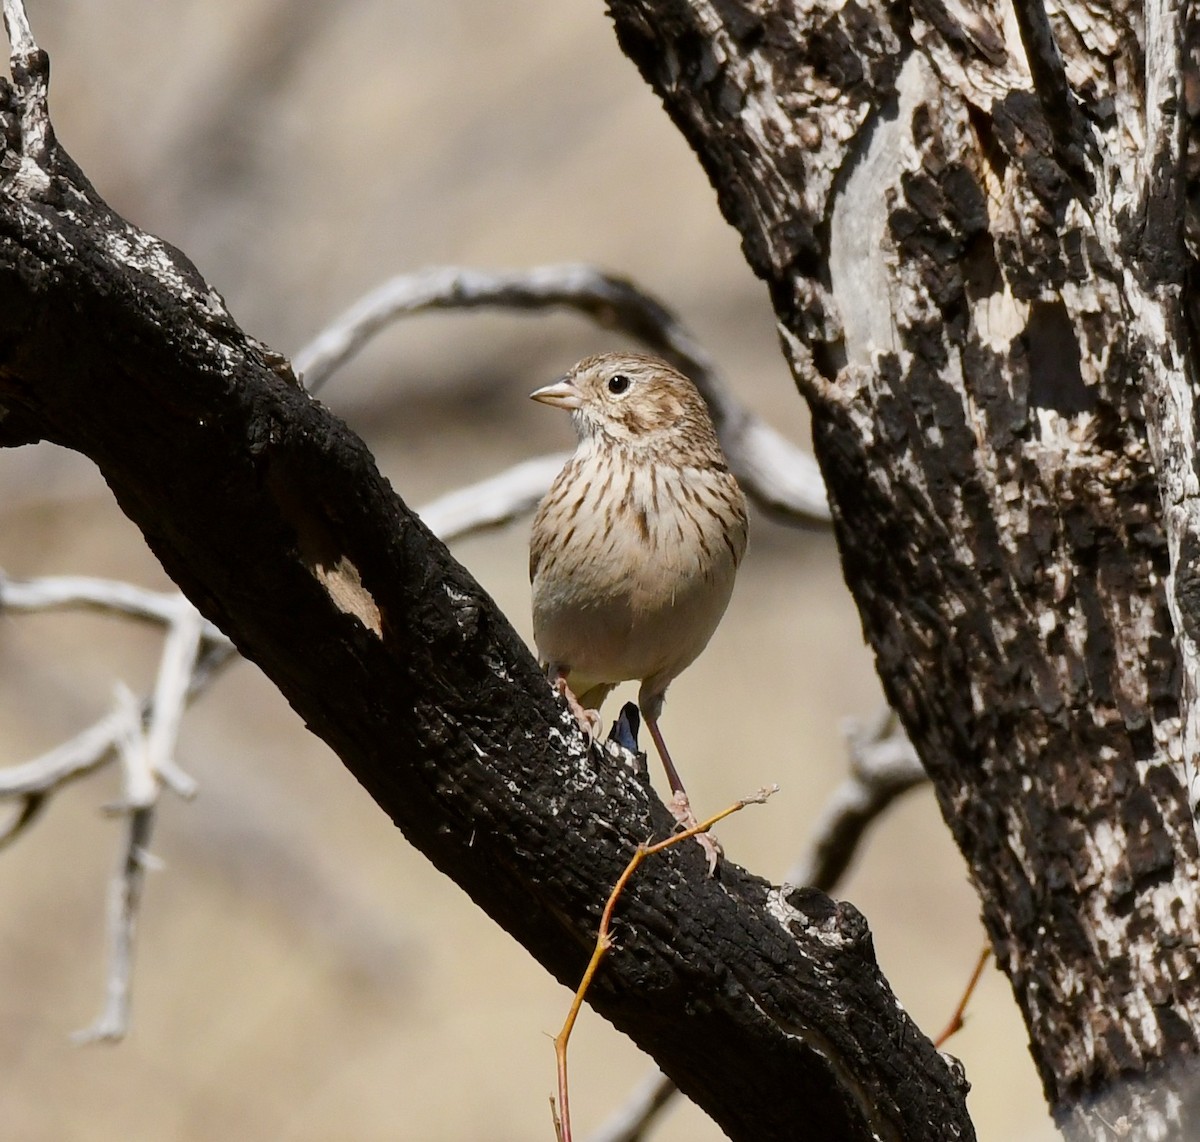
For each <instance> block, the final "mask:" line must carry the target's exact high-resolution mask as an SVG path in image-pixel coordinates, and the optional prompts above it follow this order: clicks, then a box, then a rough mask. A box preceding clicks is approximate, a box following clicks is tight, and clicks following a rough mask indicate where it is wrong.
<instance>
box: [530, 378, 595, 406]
mask: <svg viewBox="0 0 1200 1142" xmlns="http://www.w3.org/2000/svg"><path fill="white" fill-rule="evenodd" d="M529 396H530V399H531V400H537V401H541V402H542V404H552V405H554V407H555V408H580V407H581V406H582V405H583V398H582V397H581V396H580V395H579V390H578V389H577V388H576V387H575V386H574V385H573V384H571V382H570V381H568V380H562V381H555V382H554V384H552V385H546V386H545V387H544V388H540V389H538V390H537V391H536V392H532V393H530V394H529Z"/></svg>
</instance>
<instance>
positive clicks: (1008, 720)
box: [609, 0, 1200, 1138]
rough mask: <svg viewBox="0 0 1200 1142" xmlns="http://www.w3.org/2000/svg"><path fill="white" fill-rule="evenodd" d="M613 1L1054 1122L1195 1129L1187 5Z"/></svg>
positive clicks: (1191, 35)
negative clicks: (1006, 983)
mask: <svg viewBox="0 0 1200 1142" xmlns="http://www.w3.org/2000/svg"><path fill="white" fill-rule="evenodd" d="M609 7H610V11H611V14H612V17H613V19H614V22H615V25H616V29H617V34H618V37H619V40H620V43H621V45H622V47H623V49H624V50H625V51H626V53H627V54H628V55H630V56H631V58H632V59H633V60H634V61H635V62H636V63H637V65H638V66H639V68H640V69H641V71H642V72H643V74H644V76H645V77H646V79H647V80H648V81H649V82H650V84H651V85H652V86H653V87H654V89H655V90H656V91H657V92H658V93H659V94H660V96H661V97H662V99H663V101H664V104H665V106H666V109H667V111H668V112H669V114H670V115H671V117H672V118H673V119H674V121H675V123H676V124H677V125H678V126H679V128H680V129H681V130H682V131H683V133H684V134H685V135H686V136H687V138H688V139H689V141H690V142H691V144H692V146H693V147H694V148H695V150H696V153H697V155H698V156H699V158H700V161H701V162H702V163H703V165H704V167H705V169H706V171H707V172H708V174H709V177H710V178H711V180H712V182H713V185H714V186H715V188H716V190H717V194H718V196H719V199H720V203H721V206H722V209H723V211H724V212H725V215H726V217H727V218H728V219H729V221H730V222H731V223H732V224H733V225H734V226H735V227H737V229H738V230H739V231H740V233H741V235H742V238H743V246H744V250H745V253H746V256H747V259H748V260H749V262H750V264H751V266H752V267H753V268H754V270H755V271H756V272H757V273H758V274H759V275H760V276H761V277H762V278H763V279H764V280H765V281H766V282H767V284H768V285H769V287H770V290H771V296H772V298H773V301H774V305H775V308H776V312H777V314H778V317H779V324H780V331H781V335H782V339H783V343H784V346H785V349H786V351H787V353H788V355H789V357H790V359H791V362H792V365H793V369H794V372H795V375H796V378H797V381H798V383H799V386H800V389H801V391H802V392H803V393H804V395H805V396H806V398H807V399H808V402H809V404H810V406H811V408H812V413H813V423H814V438H815V441H816V447H817V451H818V457H819V459H820V461H821V464H822V469H823V472H824V475H825V478H826V482H827V485H828V490H829V495H830V501H831V506H832V509H833V513H834V518H835V524H836V527H837V533H838V539H839V543H840V547H841V552H842V558H843V563H844V567H845V572H846V577H847V581H848V583H849V585H850V587H851V590H852V591H853V593H854V596H855V598H856V600H857V602H858V606H859V609H860V613H861V615H862V620H863V626H864V630H865V632H866V635H867V638H868V639H869V641H870V643H871V645H872V647H873V648H874V650H875V653H876V657H877V663H878V668H879V673H880V676H881V678H882V679H883V682H884V685H885V687H886V690H887V693H888V695H889V697H890V699H891V701H892V702H893V704H894V706H895V708H896V709H897V711H898V712H899V713H900V715H901V717H902V718H903V720H904V723H905V726H906V728H907V730H908V732H909V734H910V736H911V738H912V740H913V742H914V744H915V745H916V746H917V748H918V750H919V752H920V753H921V756H922V758H923V759H924V761H925V763H926V766H927V768H928V770H929V772H930V774H931V776H932V778H933V780H934V783H935V785H936V788H937V791H938V796H939V799H940V802H941V806H942V810H943V813H944V816H945V818H946V821H947V823H948V824H949V826H950V828H951V830H952V831H953V833H954V835H955V837H956V839H957V841H958V844H959V846H960V848H961V849H962V851H963V853H964V855H965V857H966V859H967V862H968V865H969V867H970V869H971V872H972V876H973V877H974V880H975V884H976V886H977V888H978V890H979V893H980V898H981V900H982V904H983V915H984V919H985V922H986V924H987V928H988V931H989V932H990V934H991V937H992V941H993V945H994V947H995V951H996V954H997V958H998V960H999V962H1000V965H1001V966H1002V968H1003V969H1004V970H1005V971H1006V972H1007V974H1008V976H1009V978H1010V980H1011V981H1012V986H1013V991H1014V994H1015V995H1016V998H1017V1001H1018V1003H1019V1005H1020V1007H1021V1010H1022V1012H1023V1013H1024V1016H1025V1020H1026V1023H1027V1026H1028V1029H1029V1034H1030V1041H1031V1046H1032V1050H1033V1054H1034V1058H1035V1060H1036V1062H1037V1065H1038V1068H1039V1070H1040V1073H1041V1076H1042V1080H1043V1084H1044V1087H1045V1091H1046V1095H1047V1098H1048V1100H1049V1102H1050V1104H1051V1106H1052V1108H1053V1109H1054V1111H1055V1113H1056V1115H1057V1117H1058V1119H1059V1121H1060V1122H1061V1123H1062V1124H1063V1125H1064V1127H1066V1128H1068V1130H1069V1132H1071V1133H1074V1134H1077V1135H1078V1136H1079V1137H1085V1138H1091V1137H1097V1138H1099V1137H1108V1136H1111V1135H1110V1134H1109V1133H1108V1132H1109V1130H1110V1126H1111V1125H1112V1124H1114V1123H1115V1124H1117V1125H1118V1126H1119V1125H1120V1124H1121V1122H1122V1120H1124V1122H1125V1123H1126V1124H1127V1125H1128V1126H1130V1128H1132V1129H1133V1131H1134V1133H1133V1135H1132V1136H1134V1137H1138V1138H1167V1137H1177V1138H1182V1137H1190V1136H1191V1135H1190V1134H1189V1133H1188V1127H1187V1126H1186V1125H1185V1124H1186V1123H1187V1122H1188V1118H1189V1115H1188V1102H1189V1100H1188V1099H1187V1098H1185V1097H1181V1096H1183V1095H1184V1092H1185V1090H1186V1088H1187V1087H1188V1085H1189V1083H1188V1081H1187V1074H1188V1069H1189V1063H1190V1061H1191V1060H1192V1059H1193V1058H1194V1056H1195V1054H1196V1051H1197V1046H1198V1044H1200V972H1197V948H1196V944H1197V932H1198V931H1200V907H1198V905H1200V900H1198V895H1197V891H1196V877H1197V872H1198V866H1197V846H1196V837H1195V832H1194V827H1193V820H1192V816H1191V813H1190V812H1189V801H1190V802H1191V803H1194V802H1195V800H1196V792H1197V790H1196V789H1195V787H1194V786H1193V788H1192V791H1191V796H1190V798H1189V792H1188V783H1189V782H1190V781H1193V780H1194V769H1193V767H1192V765H1191V763H1192V760H1193V759H1194V758H1195V757H1196V754H1197V746H1198V745H1200V658H1198V655H1197V639H1198V637H1200V635H1198V633H1197V632H1198V631H1200V602H1198V600H1200V594H1198V592H1197V574H1198V566H1197V564H1198V558H1200V479H1198V473H1197V468H1196V426H1195V419H1196V409H1195V397H1196V384H1195V365H1196V350H1195V344H1194V330H1195V328H1196V326H1195V320H1194V317H1192V313H1193V309H1194V300H1193V298H1194V296H1195V295H1194V278H1195V273H1196V267H1195V262H1194V260H1193V258H1192V254H1191V251H1190V250H1189V248H1188V246H1187V244H1186V240H1185V239H1186V238H1187V236H1189V235H1191V234H1192V233H1194V231H1195V227H1194V225H1193V223H1192V220H1191V217H1190V216H1188V217H1187V218H1186V222H1187V225H1186V226H1185V213H1186V211H1185V207H1186V205H1187V202H1188V196H1189V192H1190V191H1191V189H1192V187H1191V184H1190V183H1189V181H1188V179H1189V177H1190V167H1189V166H1188V165H1187V164H1188V163H1191V164H1193V165H1194V164H1195V161H1196V160H1195V158H1194V157H1193V158H1191V159H1190V160H1187V159H1186V156H1187V155H1188V154H1194V148H1193V147H1192V143H1191V141H1190V140H1191V136H1190V134H1189V131H1190V127H1191V122H1190V120H1189V119H1188V115H1189V113H1191V114H1195V113H1196V112H1197V111H1198V110H1200V96H1198V95H1197V94H1196V92H1197V90H1200V88H1198V86H1197V73H1196V69H1195V66H1194V59H1193V57H1192V55H1191V46H1192V45H1193V44H1194V43H1195V39H1196V35H1195V29H1194V27H1192V26H1190V25H1187V24H1186V20H1185V17H1186V16H1187V15H1188V13H1187V11H1186V10H1185V6H1184V5H1183V3H1182V2H1180V0H1148V2H1147V3H1146V4H1145V5H1141V4H1136V3H1116V4H1113V5H1111V6H1110V5H1087V6H1085V5H1083V4H1076V3H1065V4H1061V5H1055V6H1052V7H1050V6H1047V5H1044V4H1042V3H1040V2H1039V0H1015V2H1014V4H1013V5H1012V7H1011V8H1010V7H1009V6H1008V5H1004V4H1000V3H991V2H989V0H955V2H951V3H941V2H939V0H912V2H911V3H909V4H894V3H890V2H886V0H848V2H845V3H842V2H836V3H834V2H830V3H825V2H822V0H815V2H814V0H804V2H801V3H794V2H792V0H786V2H785V0H758V2H753V3H751V2H746V3H738V2H736V0H610V4H609ZM1185 49H1187V50H1185ZM1185 81H1186V82H1185ZM1185 160H1186V161H1185ZM1189 318H1190V320H1189Z"/></svg>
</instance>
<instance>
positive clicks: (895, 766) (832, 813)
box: [588, 707, 927, 1142]
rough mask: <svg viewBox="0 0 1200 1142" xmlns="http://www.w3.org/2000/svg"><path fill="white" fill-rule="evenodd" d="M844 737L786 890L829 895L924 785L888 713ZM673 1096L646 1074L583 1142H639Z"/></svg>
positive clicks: (852, 726) (663, 1080) (669, 1085)
mask: <svg viewBox="0 0 1200 1142" xmlns="http://www.w3.org/2000/svg"><path fill="white" fill-rule="evenodd" d="M845 734H846V744H847V748H848V751H849V757H850V773H849V775H848V776H847V777H846V780H845V781H843V782H842V784H841V785H840V786H839V787H838V788H837V789H836V790H835V791H834V793H833V795H832V796H831V797H830V798H829V800H828V801H827V802H826V804H825V808H824V810H823V811H822V813H821V816H820V819H819V820H818V822H817V826H816V828H815V830H814V833H813V837H812V839H811V841H810V842H809V845H808V849H807V851H806V852H805V854H804V856H803V857H801V859H800V860H798V861H797V862H796V863H795V864H794V865H793V866H792V868H791V869H790V870H789V872H788V874H787V876H786V877H785V878H784V880H785V882H786V883H787V884H802V885H808V886H810V887H812V888H819V889H820V890H821V891H822V892H832V891H833V890H834V888H835V887H836V886H837V884H838V882H839V881H840V880H841V878H842V876H843V875H844V874H845V872H846V869H847V868H848V867H849V865H850V862H851V860H852V858H853V856H854V854H855V852H856V851H857V850H858V847H859V845H860V844H861V843H862V840H863V837H864V836H865V834H866V831H867V829H868V827H869V826H870V825H871V823H872V822H873V821H875V820H876V819H877V818H878V817H879V816H881V815H882V814H883V813H884V812H885V811H886V810H887V808H888V806H889V805H891V804H892V802H894V801H895V800H896V798H897V797H899V796H900V795H901V794H902V793H904V792H906V791H907V790H909V789H912V788H914V787H915V786H917V785H919V784H921V783H922V782H924V781H925V780H927V778H926V774H925V770H924V769H923V768H922V766H921V762H920V759H919V758H918V757H917V754H916V750H914V749H913V747H912V743H911V742H909V740H908V738H907V737H906V736H905V734H904V732H903V730H902V729H901V728H900V725H899V722H898V720H897V718H896V716H895V714H894V713H893V712H892V710H891V709H889V708H887V707H884V709H883V710H882V711H881V712H880V713H879V714H878V715H877V716H876V717H875V718H873V719H872V720H871V721H870V722H869V723H868V724H867V725H865V726H859V725H857V724H856V723H854V722H852V721H847V723H846V725H845ZM676 1093H677V1088H676V1086H675V1084H674V1083H673V1082H672V1081H671V1080H670V1079H669V1078H667V1076H666V1075H664V1074H663V1073H662V1071H660V1070H658V1069H657V1068H655V1069H653V1070H651V1071H649V1072H647V1074H646V1075H645V1077H644V1078H643V1079H642V1080H641V1081H640V1082H639V1083H638V1085H637V1087H636V1088H635V1089H634V1090H633V1091H631V1092H630V1094H629V1095H628V1097H627V1098H626V1099H625V1101H624V1102H623V1103H622V1104H621V1105H620V1106H619V1107H618V1108H617V1109H616V1110H615V1111H614V1112H613V1114H612V1115H611V1116H610V1117H609V1118H608V1120H607V1121H606V1122H605V1123H604V1124H603V1125H602V1126H601V1127H600V1128H599V1129H598V1130H596V1131H595V1132H594V1133H592V1134H591V1135H590V1136H589V1138H588V1142H642V1140H643V1139H645V1138H646V1137H647V1134H648V1132H649V1129H650V1127H651V1125H652V1124H653V1122H654V1120H655V1119H657V1117H658V1116H659V1114H660V1113H661V1112H662V1111H663V1110H664V1109H665V1108H666V1107H667V1106H669V1105H670V1103H671V1101H672V1099H673V1098H674V1096H675V1094H676Z"/></svg>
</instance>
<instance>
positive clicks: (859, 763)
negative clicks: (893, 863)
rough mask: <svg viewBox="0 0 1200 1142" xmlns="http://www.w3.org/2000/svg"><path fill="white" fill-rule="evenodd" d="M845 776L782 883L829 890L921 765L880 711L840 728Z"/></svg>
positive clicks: (919, 778) (889, 716) (916, 781)
mask: <svg viewBox="0 0 1200 1142" xmlns="http://www.w3.org/2000/svg"><path fill="white" fill-rule="evenodd" d="M844 731H845V734H846V745H847V748H848V749H849V752H850V773H849V775H848V776H847V777H846V780H845V781H843V782H842V784H841V785H840V786H839V787H838V788H837V789H836V790H834V793H833V796H832V797H830V799H829V801H828V802H826V805H825V808H824V810H823V811H822V813H821V817H820V819H819V820H818V821H817V826H816V829H815V830H814V832H813V838H812V840H811V842H810V844H809V847H808V851H807V852H806V853H805V854H804V855H803V856H802V857H801V858H800V859H799V860H798V861H797V862H796V863H795V864H794V865H793V866H792V867H791V869H789V871H788V874H787V876H786V877H785V878H784V882H785V883H787V884H796V885H801V884H807V885H811V886H812V887H814V888H819V889H821V890H822V891H823V892H830V891H832V890H833V887H834V886H835V885H836V884H837V883H838V881H839V880H841V878H842V875H843V874H844V873H845V871H846V869H847V868H848V867H849V865H850V861H851V860H852V859H853V857H854V854H855V853H856V852H857V851H858V846H859V843H860V842H861V841H862V838H863V835H864V834H865V833H866V831H867V829H868V827H869V826H870V825H871V824H872V822H874V821H875V820H877V819H878V817H879V816H880V814H882V813H883V812H884V810H886V809H887V808H888V806H889V805H891V803H892V802H893V801H895V800H896V798H897V797H899V796H900V795H901V794H902V793H906V792H908V790H910V789H912V788H914V787H915V786H917V785H920V784H921V783H922V782H924V781H926V780H927V778H926V774H925V770H924V767H923V766H922V765H921V759H920V758H919V757H917V751H916V750H915V749H913V746H912V743H911V742H910V741H909V740H908V736H907V735H906V734H905V733H904V731H903V729H902V728H901V727H900V724H899V720H898V719H897V718H896V715H895V713H894V712H893V711H892V710H890V709H887V708H885V709H884V710H883V711H882V712H881V713H880V714H879V715H878V716H877V717H876V718H874V719H872V721H871V722H869V723H868V724H867V725H865V726H860V725H859V724H858V723H857V722H855V721H853V720H848V721H847V722H846V724H845V726H844Z"/></svg>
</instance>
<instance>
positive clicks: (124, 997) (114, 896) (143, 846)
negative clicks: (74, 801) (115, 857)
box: [72, 805, 155, 1043]
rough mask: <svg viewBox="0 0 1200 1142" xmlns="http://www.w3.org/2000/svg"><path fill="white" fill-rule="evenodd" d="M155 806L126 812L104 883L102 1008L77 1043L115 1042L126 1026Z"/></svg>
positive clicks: (81, 1033) (75, 1038) (74, 1036)
mask: <svg viewBox="0 0 1200 1142" xmlns="http://www.w3.org/2000/svg"><path fill="white" fill-rule="evenodd" d="M154 813H155V806H154V805H147V806H145V807H144V808H139V809H134V810H132V811H131V812H130V813H129V818H128V824H127V827H126V833H125V845H124V847H123V849H122V852H121V860H120V864H119V865H118V867H117V870H116V872H115V873H114V874H113V877H112V880H111V881H110V882H109V887H108V909H107V911H108V917H107V921H108V945H109V947H108V973H107V976H106V981H105V1001H104V1009H103V1010H102V1011H101V1013H100V1016H99V1018H97V1020H96V1022H95V1023H93V1024H92V1025H91V1026H90V1027H87V1028H85V1029H84V1030H82V1031H77V1032H76V1033H75V1034H74V1035H73V1036H72V1038H73V1039H74V1040H75V1042H77V1043H97V1042H106V1043H115V1042H119V1041H120V1040H121V1039H123V1038H124V1037H125V1034H126V1032H127V1031H128V1029H129V996H130V985H131V981H132V978H133V951H134V943H135V937H136V934H137V918H138V908H139V906H140V904H141V900H142V885H143V882H144V880H145V874H146V866H147V863H148V849H149V845H150V835H151V833H152V832H153V829H154Z"/></svg>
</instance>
